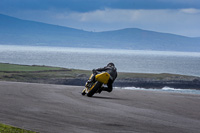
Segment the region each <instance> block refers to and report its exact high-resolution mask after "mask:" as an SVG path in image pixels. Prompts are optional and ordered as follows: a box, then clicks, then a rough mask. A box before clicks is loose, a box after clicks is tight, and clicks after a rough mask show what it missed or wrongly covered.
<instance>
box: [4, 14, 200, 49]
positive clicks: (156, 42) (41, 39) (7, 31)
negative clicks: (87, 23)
mask: <svg viewBox="0 0 200 133" xmlns="http://www.w3.org/2000/svg"><path fill="white" fill-rule="evenodd" d="M0 44H3V45H40V46H66V47H92V48H115V49H135V50H162V51H163V50H164V51H195V52H200V38H191V37H185V36H180V35H174V34H168V33H159V32H154V31H147V30H141V29H137V28H127V29H122V30H115V31H106V32H88V31H83V30H78V29H73V28H69V27H62V26H57V25H51V24H45V23H40V22H34V21H27V20H21V19H18V18H14V17H10V16H6V15H2V14H0Z"/></svg>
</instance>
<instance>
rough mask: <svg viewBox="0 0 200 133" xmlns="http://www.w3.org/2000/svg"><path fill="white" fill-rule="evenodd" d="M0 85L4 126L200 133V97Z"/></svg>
mask: <svg viewBox="0 0 200 133" xmlns="http://www.w3.org/2000/svg"><path fill="white" fill-rule="evenodd" d="M81 90H82V87H80V86H64V85H50V84H34V83H16V82H6V81H0V123H4V124H9V125H13V126H17V127H21V128H25V129H29V130H33V131H37V132H40V133H198V132H199V131H200V95H192V94H178V93H167V92H153V91H142V90H120V89H115V90H114V91H113V92H112V93H106V92H103V93H102V94H100V95H99V94H96V95H95V96H94V97H92V98H89V97H86V96H81V94H80V92H81Z"/></svg>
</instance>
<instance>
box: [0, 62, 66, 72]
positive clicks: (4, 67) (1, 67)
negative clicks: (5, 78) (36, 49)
mask: <svg viewBox="0 0 200 133" xmlns="http://www.w3.org/2000/svg"><path fill="white" fill-rule="evenodd" d="M61 69H63V68H59V67H47V66H36V65H33V66H28V65H16V64H7V63H0V71H7V72H8V71H13V72H15V71H24V72H25V71H49V70H61Z"/></svg>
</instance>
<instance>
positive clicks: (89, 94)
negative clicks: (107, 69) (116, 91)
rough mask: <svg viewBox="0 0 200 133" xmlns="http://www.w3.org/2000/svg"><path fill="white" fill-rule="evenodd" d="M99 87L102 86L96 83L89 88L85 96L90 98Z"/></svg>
mask: <svg viewBox="0 0 200 133" xmlns="http://www.w3.org/2000/svg"><path fill="white" fill-rule="evenodd" d="M101 86H102V83H100V82H98V81H97V82H96V83H94V85H93V86H92V87H91V90H90V91H89V92H88V93H87V96H88V97H92V96H93V95H94V93H95V92H97V91H98V89H99V88H101Z"/></svg>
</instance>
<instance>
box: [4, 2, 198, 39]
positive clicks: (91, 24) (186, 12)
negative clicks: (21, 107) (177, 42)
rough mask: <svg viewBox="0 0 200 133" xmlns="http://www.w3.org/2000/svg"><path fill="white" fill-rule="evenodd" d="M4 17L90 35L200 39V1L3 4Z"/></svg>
mask: <svg viewBox="0 0 200 133" xmlns="http://www.w3.org/2000/svg"><path fill="white" fill-rule="evenodd" d="M0 13H1V14H5V15H10V16H14V17H18V18H21V19H26V20H34V21H39V22H45V23H49V24H55V25H61V26H67V27H72V28H76V29H82V30H86V31H96V32H97V31H108V30H117V29H123V28H141V29H144V30H152V31H158V32H165V33H173V34H179V35H184V36H190V37H200V0H0Z"/></svg>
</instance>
